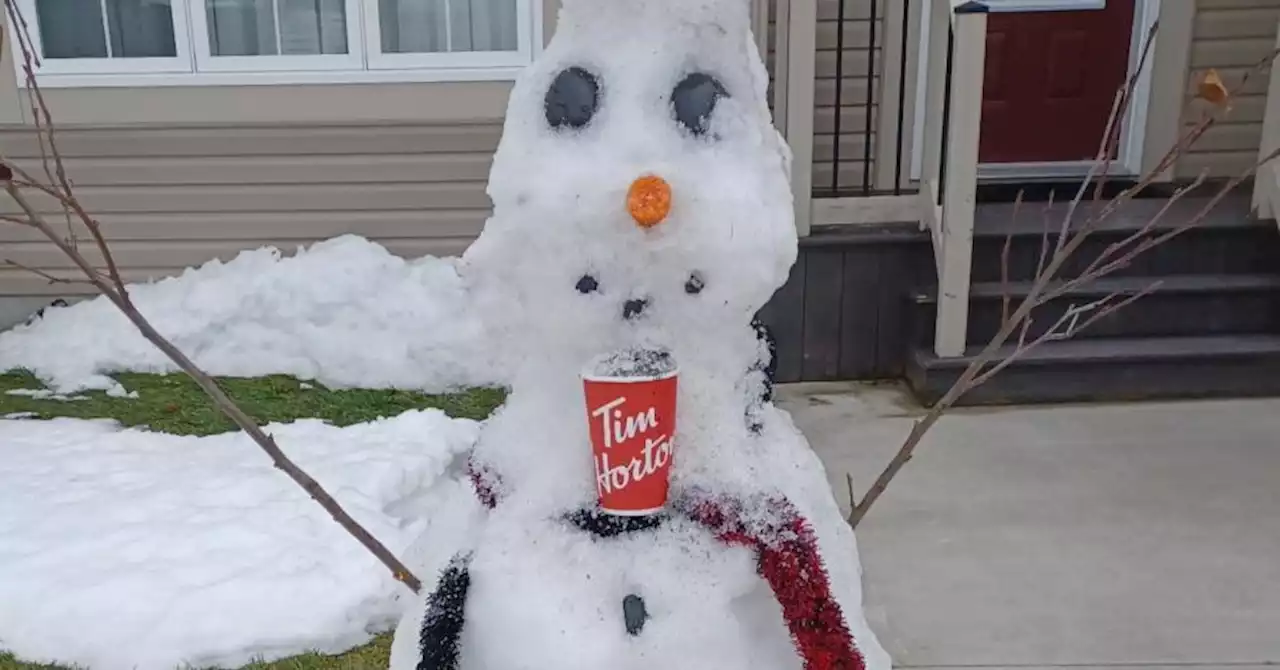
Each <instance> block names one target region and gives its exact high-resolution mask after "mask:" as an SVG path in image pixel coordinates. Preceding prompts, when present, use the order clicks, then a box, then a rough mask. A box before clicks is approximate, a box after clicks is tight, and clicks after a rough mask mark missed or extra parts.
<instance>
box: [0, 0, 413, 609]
mask: <svg viewBox="0 0 1280 670" xmlns="http://www.w3.org/2000/svg"><path fill="white" fill-rule="evenodd" d="M4 5H5V9H6V11H7V12H8V15H9V20H10V22H11V23H12V24H13V25H14V26H15V27H16V28H17V30H16V31H15V32H16V33H17V35H18V42H19V45H20V46H21V48H22V57H23V72H24V74H25V78H26V84H27V88H28V89H29V90H30V91H31V95H30V96H28V97H29V99H30V100H31V107H32V115H33V118H34V119H35V123H36V130H37V135H39V136H40V142H41V156H42V164H43V166H44V169H45V173H46V175H48V177H49V181H50V183H49V184H47V185H45V184H38V183H37V182H36V180H34V179H31V178H30V175H28V174H27V173H26V172H24V171H23V170H21V169H20V168H18V167H16V166H14V164H13V162H12V161H10V160H7V159H4V158H3V157H0V163H2V164H3V166H4V167H5V168H7V169H6V170H2V171H0V177H2V178H3V179H0V181H3V186H4V191H5V193H7V194H8V196H9V198H10V199H12V200H13V201H14V202H15V203H16V204H17V205H18V207H19V208H20V209H21V210H22V212H23V213H24V214H25V216H26V220H25V221H24V220H22V219H14V218H12V217H6V219H5V220H7V221H10V222H16V223H20V224H22V225H27V226H31V227H33V228H35V229H36V230H38V231H39V232H40V233H41V234H42V235H43V236H44V237H45V238H46V239H47V240H48V241H49V242H50V243H51V244H53V245H54V246H55V247H57V248H58V250H59V251H61V252H62V254H63V255H64V256H66V257H67V258H68V259H70V260H71V262H72V263H73V264H75V266H76V267H77V268H78V269H79V270H80V272H81V273H82V274H83V275H84V276H85V278H86V281H87V282H88V283H89V284H92V285H93V286H94V288H96V289H97V290H98V292H99V293H101V294H102V295H103V297H105V298H106V299H107V300H108V301H110V302H111V303H112V304H113V305H115V307H116V308H117V309H119V310H120V311H121V313H123V314H124V315H125V317H126V318H128V319H129V321H130V322H131V323H132V324H133V326H134V327H135V328H136V329H137V330H138V332H139V333H141V335H142V336H143V337H144V338H146V339H147V341H149V342H150V343H151V344H152V345H154V346H155V347H156V348H157V349H159V350H160V351H161V352H162V353H164V355H165V356H166V357H168V358H169V360H171V361H173V363H174V364H175V365H176V366H177V367H178V368H179V369H181V370H182V371H183V372H184V373H186V374H187V375H188V376H189V377H191V379H192V380H194V381H195V383H196V384H197V385H198V386H199V387H200V389H201V390H202V391H204V393H205V394H206V395H208V396H209V398H210V399H211V400H212V401H213V403H214V404H215V405H216V406H217V408H218V410H219V411H221V412H222V413H223V414H224V415H226V416H227V417H228V418H229V419H231V421H232V422H234V423H235V425H236V426H237V427H239V428H240V430H242V431H244V433H245V434H246V435H248V436H249V438H250V439H252V440H253V441H254V442H255V443H256V444H257V445H258V446H259V447H261V448H262V450H263V451H264V452H266V454H267V455H268V457H270V458H271V460H272V463H274V465H275V467H276V468H278V469H280V470H281V471H283V472H284V473H285V474H286V475H288V476H289V478H290V479H292V480H293V481H294V482H295V483H297V484H298V485H299V486H301V487H302V488H303V489H304V490H305V491H306V492H307V494H308V495H310V496H311V498H312V499H313V500H315V501H316V502H317V503H319V504H320V506H321V507H323V508H324V509H325V511H327V512H328V513H329V515H330V516H331V517H333V519H334V521H336V522H337V523H338V524H339V525H341V526H342V527H343V528H344V529H346V530H347V532H348V533H350V534H351V536H352V537H354V538H355V539H356V540H357V541H359V542H360V543H361V544H362V545H364V547H365V548H366V549H368V550H369V551H370V553H372V554H373V555H374V556H375V557H377V558H378V560H379V561H381V562H382V563H383V565H385V566H386V567H387V568H388V569H389V570H390V571H391V573H392V575H394V577H395V578H396V579H397V580H399V581H401V582H403V583H404V584H405V585H407V586H408V587H409V588H410V589H412V590H413V591H414V592H415V593H416V592H418V591H420V590H421V588H422V582H421V581H420V580H419V579H418V578H417V577H416V576H415V575H414V574H413V573H412V572H410V570H409V569H408V568H407V567H406V566H405V565H404V564H403V563H402V562H400V560H399V559H398V558H396V557H395V556H394V555H393V554H392V553H391V552H390V551H389V550H388V549H387V548H386V547H385V546H384V545H383V544H382V543H381V542H379V541H378V540H377V538H375V537H373V535H372V534H370V533H369V532H368V531H367V530H366V529H365V528H364V527H363V526H361V525H360V524H359V523H358V522H357V521H356V520H355V519H354V518H352V517H351V515H350V514H348V513H347V511H346V510H345V509H344V508H343V507H342V506H341V505H340V504H339V503H338V502H337V501H336V500H334V498H333V496H331V495H330V494H329V493H328V492H327V491H326V490H325V489H324V488H323V487H322V486H321V485H320V484H319V483H318V482H316V481H315V479H313V478H312V477H311V476H310V475H308V474H307V473H306V472H305V471H303V470H302V469H301V468H299V467H298V466H297V465H296V464H294V462H293V461H292V460H290V459H289V458H288V456H286V455H285V454H284V452H283V451H282V450H281V449H280V447H279V445H278V444H277V443H276V441H275V439H274V438H273V437H272V436H271V435H269V434H267V433H266V432H265V431H263V430H262V428H261V427H259V426H258V424H257V422H256V421H254V420H253V418H251V417H250V416H249V415H247V414H245V412H244V411H243V410H241V409H240V407H239V406H238V405H237V404H236V403H235V402H234V401H233V400H232V399H231V398H230V397H228V396H227V395H226V393H224V392H223V390H222V389H221V388H220V387H219V386H218V384H217V382H215V381H214V379H213V378H212V377H210V376H209V375H208V374H207V373H205V372H204V371H203V370H201V369H200V368H199V367H198V366H197V365H196V364H195V363H194V362H193V361H192V360H191V359H190V358H189V357H188V356H187V355H186V354H185V353H183V352H182V351H181V350H180V349H178V348H177V347H176V346H175V345H174V344H173V343H172V342H170V341H169V340H168V339H167V338H165V337H164V336H163V335H162V334H160V333H159V332H158V331H157V330H156V329H155V328H154V327H153V326H152V325H151V322H150V321H148V320H147V319H146V317H145V316H143V314H142V313H141V312H140V311H139V310H138V308H137V307H136V306H135V305H134V304H133V301H132V299H131V298H130V296H129V289H128V286H127V285H126V284H125V282H124V280H123V278H122V277H121V274H120V270H119V267H118V266H117V264H116V261H115V259H114V257H113V255H112V253H111V247H110V245H109V244H108V243H107V240H106V236H105V235H104V234H103V232H102V225H101V224H100V223H99V222H98V221H97V219H95V218H93V217H92V216H91V215H90V214H89V213H88V212H87V211H86V210H85V208H84V207H83V206H82V205H81V203H80V201H79V200H78V199H77V198H76V196H75V192H74V190H73V187H72V182H71V180H70V179H69V178H68V177H67V174H66V170H65V167H64V165H63V161H62V154H61V153H60V152H59V150H58V145H57V142H56V139H55V130H54V123H53V118H52V115H51V113H50V111H49V107H48V105H47V104H46V103H45V100H44V96H43V94H42V93H41V92H40V87H39V84H38V82H37V81H36V75H35V69H36V63H37V59H36V56H35V54H34V52H33V50H32V49H31V38H30V33H29V32H28V27H27V24H26V21H25V20H24V19H23V17H22V13H21V11H19V9H18V7H17V5H16V4H15V2H14V0H4ZM46 142H47V145H46ZM15 175H16V176H18V177H19V180H16V181H15V180H13V179H12V177H13V176H15ZM24 188H30V189H33V190H36V191H39V192H41V193H44V194H46V195H50V196H52V197H53V198H55V199H56V200H57V201H58V202H59V204H60V205H62V207H63V211H64V212H65V213H67V215H68V227H70V220H71V216H72V215H74V217H75V219H76V220H78V222H79V223H80V224H81V225H83V226H84V228H85V229H86V230H87V231H88V232H89V234H90V236H92V238H93V241H94V245H95V247H96V248H97V250H98V252H99V253H100V254H101V255H102V257H103V259H104V261H105V262H106V265H107V272H106V274H105V275H104V274H103V273H102V272H100V271H98V270H97V269H95V268H94V267H93V265H92V264H91V263H90V262H89V260H88V259H87V258H86V257H85V256H84V255H83V254H82V253H81V252H80V251H79V249H78V248H77V246H76V240H75V235H74V231H72V234H71V236H70V237H69V238H63V237H62V236H61V235H60V234H59V233H58V232H57V231H56V230H55V229H54V227H53V226H52V225H51V224H50V223H49V221H48V220H47V219H46V218H44V216H43V215H42V214H41V213H40V211H39V210H38V209H37V208H36V207H35V206H34V204H33V203H32V202H31V200H30V199H29V198H28V197H27V196H26V194H24V193H23V189H24ZM10 264H11V265H14V266H16V267H22V268H23V269H27V270H30V271H32V272H34V273H36V274H37V275H40V276H43V277H45V278H46V279H50V280H57V281H63V280H62V278H57V277H53V276H52V275H49V274H48V273H42V272H40V271H38V270H32V269H31V268H26V267H25V266H21V265H19V264H18V263H14V262H12V261H11V262H10Z"/></svg>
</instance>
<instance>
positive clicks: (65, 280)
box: [4, 258, 93, 285]
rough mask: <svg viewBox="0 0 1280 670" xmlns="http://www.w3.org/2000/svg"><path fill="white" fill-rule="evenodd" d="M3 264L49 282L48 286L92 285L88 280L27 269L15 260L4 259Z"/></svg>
mask: <svg viewBox="0 0 1280 670" xmlns="http://www.w3.org/2000/svg"><path fill="white" fill-rule="evenodd" d="M4 264H5V265H8V266H10V267H14V268H17V269H19V270H22V271H23V272H30V273H31V274H33V275H35V276H37V277H39V278H41V279H43V280H45V281H47V282H49V283H50V284H90V285H92V284H93V280H90V279H71V278H70V277H55V276H54V275H51V274H49V273H48V272H45V271H44V270H38V269H36V268H33V267H28V266H26V265H23V264H22V263H19V262H17V261H15V260H11V259H8V258H6V259H4Z"/></svg>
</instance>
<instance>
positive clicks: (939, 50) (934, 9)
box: [920, 0, 951, 207]
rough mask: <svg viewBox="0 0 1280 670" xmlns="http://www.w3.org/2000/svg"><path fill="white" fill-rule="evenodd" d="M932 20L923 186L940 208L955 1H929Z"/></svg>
mask: <svg viewBox="0 0 1280 670" xmlns="http://www.w3.org/2000/svg"><path fill="white" fill-rule="evenodd" d="M926 1H927V3H928V4H926V5H925V10H924V11H926V12H928V17H929V53H928V61H927V63H926V69H925V89H924V138H923V142H924V146H923V147H922V148H923V151H924V153H923V164H922V166H921V171H920V184H921V186H923V187H925V188H922V189H921V192H922V193H925V194H926V196H928V197H931V198H932V199H933V202H932V203H930V204H931V205H932V206H933V207H936V206H938V205H940V204H942V203H941V202H940V198H941V194H939V193H938V188H939V185H938V179H939V177H940V176H941V174H942V136H943V132H942V124H943V123H944V121H943V118H942V116H943V115H942V108H943V106H944V102H945V98H946V96H947V75H946V70H947V55H948V53H947V51H948V49H947V35H948V34H950V31H951V0H926Z"/></svg>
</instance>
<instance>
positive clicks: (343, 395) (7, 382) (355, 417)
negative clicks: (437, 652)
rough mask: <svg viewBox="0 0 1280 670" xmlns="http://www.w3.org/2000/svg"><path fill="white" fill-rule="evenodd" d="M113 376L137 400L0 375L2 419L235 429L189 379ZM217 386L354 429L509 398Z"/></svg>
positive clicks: (357, 661)
mask: <svg viewBox="0 0 1280 670" xmlns="http://www.w3.org/2000/svg"><path fill="white" fill-rule="evenodd" d="M115 378H116V380H117V381H119V382H120V383H121V385H123V386H124V387H125V388H126V389H127V390H129V391H136V392H137V393H138V397H137V398H112V397H109V396H107V395H106V394H105V393H102V392H90V393H82V394H74V395H76V396H81V395H83V396H85V397H86V398H87V399H86V400H77V401H63V400H48V399H45V400H40V399H35V398H29V397H26V396H14V395H9V394H7V393H6V391H9V390H12V389H40V388H43V385H41V384H40V382H39V380H37V379H36V378H35V377H33V376H32V375H30V374H26V373H22V372H11V373H4V374H0V416H5V415H8V414H15V413H32V414H34V415H36V417H37V418H40V419H52V418H58V417H70V418H79V419H115V420H116V421H119V422H120V423H122V424H124V425H126V426H131V427H145V428H148V429H150V430H155V431H161V432H165V433H173V434H177V435H213V434H217V433H222V432H226V431H229V430H234V429H235V426H234V425H233V424H232V423H231V422H230V421H229V420H227V419H226V418H224V417H223V416H222V415H221V414H220V413H219V412H218V411H217V409H216V408H215V407H214V406H213V403H212V402H210V401H209V400H208V398H207V397H206V396H205V395H204V393H203V392H202V391H201V390H200V389H199V388H198V387H197V386H196V385H195V384H194V383H193V382H192V381H191V380H190V379H188V378H187V377H186V376H185V375H168V376H161V375H141V374H122V375H117V376H116V377H115ZM218 384H219V385H220V386H221V387H222V389H223V390H224V391H226V392H227V393H228V395H230V396H231V397H232V398H233V399H234V400H235V401H236V403H237V404H239V405H240V407H241V409H243V410H244V411H245V412H247V413H248V414H249V415H250V416H251V417H253V418H254V419H255V420H256V421H258V422H259V423H264V424H265V423H287V422H290V421H294V420H297V419H303V418H317V419H323V420H325V421H328V422H330V423H332V424H335V425H339V426H348V425H351V424H356V423H363V422H365V421H372V420H374V419H377V418H380V417H392V416H396V415H399V414H402V413H404V412H407V411H409V410H413V409H427V408H437V409H440V410H442V411H444V412H445V413H447V414H448V415H449V416H453V417H459V418H469V419H477V420H478V419H483V418H485V417H487V416H489V414H490V413H492V412H493V410H494V409H496V408H497V407H498V405H500V404H501V403H502V401H503V399H504V397H505V396H504V392H503V391H502V390H499V389H471V390H468V391H465V392H462V393H457V394H449V395H428V394H423V393H416V392H413V391H375V390H363V389H358V390H332V389H327V388H324V387H323V386H321V385H319V384H313V385H312V387H311V388H304V386H303V384H301V383H300V382H298V381H297V380H296V379H293V378H291V377H263V378H256V379H219V380H218ZM390 652H391V636H390V635H389V634H386V635H381V636H379V637H377V638H375V639H374V640H373V641H372V642H370V643H369V644H367V645H365V646H363V647H359V648H356V649H352V650H351V651H348V652H347V653H345V654H342V655H340V656H325V655H321V654H304V655H301V656H295V657H293V658H287V659H283V660H280V661H274V662H271V663H253V664H250V665H248V666H245V670H385V668H386V667H387V662H388V659H389V655H390ZM0 670H69V669H68V668H66V667H64V666H58V665H39V664H34V663H25V662H22V661H19V660H17V659H15V658H14V657H13V656H12V655H10V654H5V653H0ZM90 670H91V669H90Z"/></svg>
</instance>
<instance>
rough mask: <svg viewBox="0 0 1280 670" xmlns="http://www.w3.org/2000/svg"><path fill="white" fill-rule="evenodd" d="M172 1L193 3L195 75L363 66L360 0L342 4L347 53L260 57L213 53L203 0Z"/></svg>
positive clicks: (191, 25)
mask: <svg viewBox="0 0 1280 670" xmlns="http://www.w3.org/2000/svg"><path fill="white" fill-rule="evenodd" d="M175 1H176V2H187V1H192V3H193V5H196V6H193V7H192V8H191V10H190V14H191V24H190V29H191V41H192V44H193V46H194V49H193V51H194V53H195V72H194V73H193V74H194V75H195V76H199V75H201V74H204V73H206V72H309V71H335V70H361V69H363V67H364V56H363V54H361V47H362V43H361V41H360V5H361V2H360V0H346V1H345V2H344V3H343V9H344V11H346V13H347V53H345V54H316V55H273V54H267V55H262V56H214V55H212V54H213V49H212V44H210V42H209V14H208V12H207V11H205V8H204V4H205V0H175ZM278 1H279V0H277V2H278ZM277 6H278V5H277ZM197 7H198V9H197ZM276 18H277V20H278V19H279V17H278V16H277V17H276ZM281 30H282V29H281V28H280V26H279V24H278V23H277V25H276V33H277V35H276V36H277V39H278V38H279V37H280V31H281Z"/></svg>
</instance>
